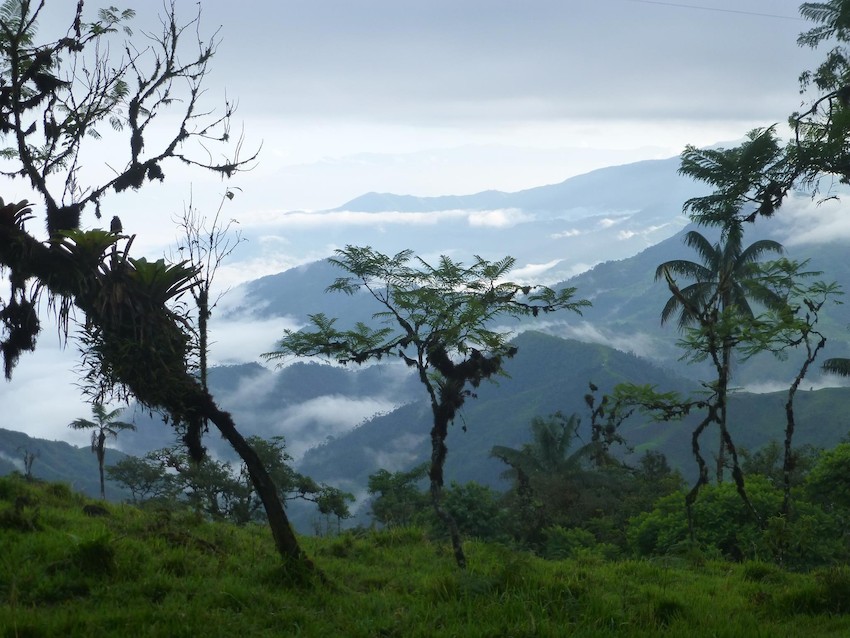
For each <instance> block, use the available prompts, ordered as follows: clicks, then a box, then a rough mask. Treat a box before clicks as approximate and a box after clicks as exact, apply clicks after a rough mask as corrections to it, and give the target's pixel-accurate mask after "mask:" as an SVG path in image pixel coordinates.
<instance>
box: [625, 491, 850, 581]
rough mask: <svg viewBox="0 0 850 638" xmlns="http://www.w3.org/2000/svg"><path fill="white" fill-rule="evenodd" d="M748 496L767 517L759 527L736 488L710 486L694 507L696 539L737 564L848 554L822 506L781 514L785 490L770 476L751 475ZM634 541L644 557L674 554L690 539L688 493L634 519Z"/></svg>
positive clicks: (820, 561)
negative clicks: (787, 514) (778, 486)
mask: <svg viewBox="0 0 850 638" xmlns="http://www.w3.org/2000/svg"><path fill="white" fill-rule="evenodd" d="M747 492H748V495H749V497H750V500H751V501H752V503H753V505H754V507H755V508H756V511H757V512H759V514H760V515H761V516H762V517H763V518H764V519H765V521H766V525H765V529H764V530H762V529H759V526H758V524H757V522H756V521H755V520H754V518H753V516H752V514H751V513H750V511H749V510H748V509H747V508H746V506H745V505H744V503H743V501H742V500H741V497H740V495H739V494H738V493H737V491H736V488H735V485H734V484H732V483H724V484H721V485H711V486H706V487H704V488H703V489H702V491H701V492H700V495H699V498H698V499H697V501H696V503H694V506H693V518H694V528H695V529H694V532H695V540H696V542H697V543H698V544H699V545H700V546H701V547H704V548H706V549H708V550H714V551H719V552H720V553H721V554H722V555H723V556H724V557H726V558H727V559H732V560H763V561H775V560H782V562H783V565H785V566H787V567H792V568H797V569H801V568H811V567H815V566H819V565H825V564H829V563H834V561H835V560H836V559H837V558H840V557H844V556H846V555H847V550H846V547H844V544H843V543H842V542H841V540H840V539H841V536H842V534H841V529H840V525H839V524H838V521H836V520H835V519H834V518H832V517H830V516H829V515H828V514H827V513H826V512H824V510H823V509H822V508H820V507H819V506H817V505H815V504H812V503H808V502H805V501H797V502H796V503H795V508H794V517H793V518H792V519H791V520H785V519H784V518H782V517H781V516H779V511H780V508H781V504H782V491H781V490H779V489H776V488H774V487H773V486H772V485H771V484H770V483H769V482H768V480H767V479H765V478H764V477H760V476H756V477H751V478H750V479H749V480H748V481H747ZM627 535H628V538H629V543H630V546H631V548H632V549H633V551H634V552H635V553H637V554H638V555H640V556H653V555H655V556H657V555H668V554H671V553H673V551H674V549H675V548H676V547H677V546H680V545H681V544H682V543H683V542H685V541H687V540H688V539H689V534H688V523H687V514H686V510H685V493H684V492H678V493H675V494H671V495H670V496H666V497H664V498H661V499H659V501H658V502H657V503H656V504H655V507H654V508H653V509H652V511H650V512H644V513H642V514H640V515H638V516H636V517H634V518H632V519H631V520H630V521H629V526H628V530H627Z"/></svg>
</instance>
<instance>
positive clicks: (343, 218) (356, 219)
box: [240, 210, 469, 241]
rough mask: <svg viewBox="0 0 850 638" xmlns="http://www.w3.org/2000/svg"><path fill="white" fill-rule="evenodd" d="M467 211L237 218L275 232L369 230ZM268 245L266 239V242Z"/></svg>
mask: <svg viewBox="0 0 850 638" xmlns="http://www.w3.org/2000/svg"><path fill="white" fill-rule="evenodd" d="M468 216H469V211H464V210H443V211H435V212H426V213H407V212H400V211H387V212H380V213H364V212H359V211H349V210H342V211H333V212H327V211H314V212H305V211H293V212H281V211H257V212H253V213H246V214H245V215H244V216H243V217H241V218H240V222H241V223H242V224H243V225H245V226H269V227H274V228H279V229H291V228H299V229H304V228H328V227H331V226H369V227H376V226H379V225H381V224H397V225H411V226H434V225H436V224H438V223H440V222H443V221H446V220H453V219H464V218H466V217H468ZM266 241H268V238H267V240H266Z"/></svg>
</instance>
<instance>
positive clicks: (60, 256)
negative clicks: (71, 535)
mask: <svg viewBox="0 0 850 638" xmlns="http://www.w3.org/2000/svg"><path fill="white" fill-rule="evenodd" d="M45 4H46V0H38V1H36V0H6V1H5V2H3V3H2V5H0V139H2V142H3V144H4V146H3V148H0V160H2V162H0V173H2V175H3V176H5V177H8V178H12V179H14V178H22V179H24V180H26V181H27V182H28V185H29V186H30V187H31V189H32V191H33V192H34V193H35V194H34V196H33V197H32V202H28V201H21V202H18V203H9V204H2V203H0V267H2V269H3V270H4V271H6V272H8V275H9V288H8V291H7V292H6V293H5V295H4V298H3V299H2V300H0V350H2V355H3V359H4V365H5V372H6V376H7V377H10V376H11V374H12V371H13V368H14V366H15V363H16V362H17V360H18V358H19V357H20V355H21V354H22V353H24V352H26V351H29V350H34V349H35V347H36V341H37V336H38V333H39V331H40V328H41V324H40V316H39V312H40V308H41V307H42V306H40V300H42V299H44V298H46V301H47V302H48V305H49V306H52V307H53V308H55V309H56V312H57V315H58V317H59V319H60V323H61V325H63V327H64V329H65V334H66V335H67V334H68V332H67V331H68V329H69V323H73V325H75V326H78V328H79V331H80V334H81V336H80V340H81V344H82V348H83V352H84V356H83V361H84V365H85V368H84V369H85V370H86V375H85V376H86V379H87V380H88V381H89V382H90V384H89V388H90V391H91V393H92V394H93V395H94V396H93V398H94V399H95V400H99V401H101V400H103V399H104V398H105V397H108V396H110V395H115V394H117V395H118V396H119V397H124V398H126V397H129V396H132V397H134V398H135V399H136V400H137V401H138V402H139V403H140V404H142V405H144V406H147V407H150V408H152V409H157V410H161V411H163V412H164V413H165V414H166V415H168V417H169V418H170V421H171V423H172V424H174V425H178V424H179V425H180V426H181V427H184V428H185V436H184V440H185V443H186V445H187V447H188V450H189V452H190V454H191V455H192V456H193V457H194V458H195V459H201V458H202V457H203V455H204V448H203V446H202V444H201V435H202V433H203V430H204V428H205V424H206V423H212V424H214V425H215V426H216V427H217V428H218V429H219V431H220V432H221V434H222V435H223V436H224V438H225V439H227V440H228V441H229V442H230V444H231V445H232V446H233V448H234V449H235V451H236V452H237V453H238V454H239V456H240V457H241V458H242V460H243V461H244V463H245V466H246V468H247V469H248V472H249V473H250V476H251V479H252V481H253V482H254V486H255V487H256V490H257V493H258V495H259V496H260V498H261V500H262V502H263V506H264V507H265V510H266V513H267V515H268V520H269V525H270V527H271V530H272V534H273V536H274V539H275V543H276V546H277V549H278V551H279V552H280V554H281V555H282V556H283V557H284V558H287V559H294V560H297V561H303V562H306V558H305V557H304V555H303V553H302V550H301V549H300V547H299V545H298V542H297V540H296V538H295V535H294V533H293V532H292V529H291V527H290V525H289V521H288V519H287V517H286V513H285V511H284V508H283V504H282V502H281V500H280V498H279V497H278V494H277V490H276V489H275V486H274V483H273V481H272V480H271V479H270V477H269V475H268V473H267V472H266V470H265V468H264V467H263V464H262V462H261V460H260V458H259V457H258V456H257V454H256V452H255V451H254V449H253V448H252V447H251V446H250V444H249V443H248V442H246V440H245V439H244V438H243V437H242V435H241V434H240V433H239V432H238V431H237V429H236V427H235V424H234V421H233V419H232V418H231V416H230V414H228V413H227V412H225V411H223V410H222V409H220V408H219V407H218V405H217V404H216V402H215V401H214V400H213V397H212V396H210V394H209V393H208V392H207V391H206V389H205V388H204V387H203V385H202V384H201V383H199V381H198V379H197V378H196V377H195V376H194V375H193V374H191V371H190V366H189V355H190V351H191V333H192V328H193V326H192V324H191V316H190V313H189V310H188V306H187V305H186V304H185V303H183V304H181V303H178V302H179V300H180V298H181V296H182V295H184V294H185V293H186V292H187V291H189V290H190V289H191V287H192V285H194V282H195V278H196V268H195V267H193V266H192V265H191V264H189V263H187V262H180V263H167V262H166V261H165V260H163V259H160V260H157V261H148V260H146V259H144V258H133V257H131V256H130V247H131V244H132V243H133V238H134V236H130V237H128V236H126V235H123V234H121V233H122V229H121V223H120V220H118V219H113V223H112V224H111V227H110V230H109V231H106V230H99V229H94V230H87V231H86V230H82V227H83V225H84V224H83V220H84V219H85V221H86V224H85V225H88V224H89V223H96V222H95V220H96V219H100V218H101V215H102V210H103V209H105V208H107V207H108V200H109V196H110V195H112V194H113V193H118V192H122V191H127V190H138V189H140V188H141V187H142V186H144V185H145V184H146V183H147V182H149V181H152V180H155V181H161V180H163V179H165V170H166V168H168V166H170V165H175V164H176V165H180V164H182V165H186V166H189V167H196V168H200V169H205V170H210V171H214V172H216V173H219V174H221V175H222V176H230V175H232V174H233V173H235V172H237V171H239V170H240V169H242V168H244V167H246V165H247V164H249V163H250V162H252V160H253V159H254V157H255V156H256V154H254V155H252V156H251V157H247V158H246V157H240V153H239V151H240V149H241V146H242V144H241V140H237V141H235V142H233V141H232V140H230V126H229V123H230V119H231V116H232V115H233V105H232V104H229V103H226V105H225V108H224V110H223V112H222V113H220V114H218V115H214V114H213V111H211V110H209V109H208V108H206V107H204V106H203V105H202V104H201V99H202V97H203V94H204V89H203V83H204V79H205V77H206V75H207V69H208V65H209V63H210V61H211V59H212V57H213V55H214V54H215V51H216V47H217V44H218V40H217V38H216V37H215V36H213V37H212V38H211V39H210V40H207V41H204V40H202V39H200V36H199V35H198V33H199V31H198V22H199V19H200V13H199V14H198V15H197V16H196V17H195V19H193V20H191V21H189V22H188V23H182V24H181V23H180V22H178V20H177V18H176V16H175V8H174V4H173V2H172V3H171V4H166V6H165V9H166V11H165V15H164V16H163V17H162V19H161V26H162V29H161V31H159V32H158V33H156V32H149V33H144V34H143V36H144V37H142V38H141V40H134V39H133V35H132V32H131V31H130V29H129V28H128V27H127V22H128V21H129V20H130V19H131V18H132V17H133V11H131V10H125V11H123V12H119V11H118V10H116V9H114V8H109V9H103V10H100V12H99V13H98V17H97V19H96V20H95V21H94V22H86V21H85V17H86V16H85V14H84V7H83V1H82V0H80V1H79V2H77V4H76V10H75V11H74V13H73V18H72V21H71V24H70V27H69V28H68V31H67V33H66V34H65V36H64V37H61V38H59V39H57V40H55V41H52V42H45V43H36V36H37V30H36V27H37V22H38V19H39V18H40V17H41V16H42V14H43V13H44V12H45V11H46V9H45ZM57 4H59V3H57ZM66 6H67V4H66ZM116 38H121V39H124V43H123V44H121V45H120V46H118V45H116V43H115V39H116ZM110 43H111V44H110ZM116 52H118V53H116ZM168 122H170V123H171V124H170V126H173V128H171V129H170V130H169V129H167V128H166V123H168ZM107 132H108V136H107V135H106V133H107ZM107 137H109V138H110V139H115V138H120V139H121V140H122V141H123V153H124V159H123V160H122V163H121V164H116V163H115V162H114V161H113V162H112V163H111V165H110V168H112V169H113V171H114V172H113V173H112V174H111V175H110V176H109V177H107V178H105V179H104V180H103V181H102V182H100V183H96V184H84V183H83V172H82V168H83V163H84V162H83V158H85V159H86V161H88V162H91V161H92V158H94V157H96V155H95V154H94V152H93V151H92V148H93V147H96V146H97V141H98V140H100V139H101V138H103V139H106V138H107ZM228 142H230V143H231V144H232V145H235V150H233V151H232V153H231V154H230V155H222V159H221V160H215V159H213V155H212V152H211V149H212V148H213V145H214V144H217V143H224V144H227V143H228ZM231 148H232V147H231ZM110 149H111V152H112V154H114V152H117V151H116V149H115V148H114V147H110ZM36 212H38V213H40V216H41V217H42V222H43V223H44V224H45V225H46V228H47V231H48V239H47V240H46V241H43V240H41V239H40V238H39V233H38V232H37V231H35V230H33V229H32V227H31V226H30V222H31V220H32V219H33V218H34V217H36V216H37V215H36ZM89 213H93V215H92V217H87V216H88V215H89ZM84 215H85V216H86V217H85V218H84ZM142 225H143V221H142V220H140V221H139V223H138V226H142Z"/></svg>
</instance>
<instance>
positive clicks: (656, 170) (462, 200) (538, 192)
mask: <svg viewBox="0 0 850 638" xmlns="http://www.w3.org/2000/svg"><path fill="white" fill-rule="evenodd" d="M679 162H680V160H679V158H678V157H672V158H669V159H663V160H644V161H642V162H634V163H631V164H623V165H620V166H610V167H606V168H600V169H597V170H594V171H590V172H588V173H584V174H582V175H577V176H575V177H571V178H569V179H567V180H564V181H563V182H560V183H558V184H549V185H545V186H536V187H534V188H528V189H525V190H521V191H516V192H512V193H507V192H502V191H495V190H488V191H482V192H480V193H474V194H471V195H444V196H438V197H416V196H413V195H394V194H391V193H367V194H365V195H362V196H360V197H356V198H355V199H353V200H351V201H349V202H346V203H345V204H343V205H342V206H339V207H337V208H335V209H333V210H334V211H360V212H370V213H377V212H387V211H400V212H435V211H441V210H455V209H459V210H488V209H497V208H517V209H521V210H527V211H534V212H563V211H567V210H573V209H586V210H587V213H588V214H593V212H599V211H616V210H623V211H633V210H635V209H636V208H638V209H647V208H652V207H655V206H658V205H666V203H667V202H669V201H670V200H671V199H672V200H674V201H676V202H677V203H678V210H681V203H682V202H684V201H685V199H687V198H688V197H693V196H694V194H695V192H696V191H702V190H704V189H703V188H701V187H698V186H697V187H695V184H694V182H693V181H692V180H691V179H689V178H687V177H683V176H681V175H679V174H678V172H677V171H678V167H679ZM612 183H616V184H617V188H611V184H612Z"/></svg>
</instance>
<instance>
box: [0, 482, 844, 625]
mask: <svg viewBox="0 0 850 638" xmlns="http://www.w3.org/2000/svg"><path fill="white" fill-rule="evenodd" d="M90 504H91V503H89V502H88V501H87V499H85V498H84V497H82V496H79V495H77V494H74V493H72V492H70V491H69V490H68V488H67V487H66V486H63V485H57V484H49V483H48V484H40V483H28V482H25V481H23V480H21V479H15V478H0V535H2V539H3V561H2V562H0V632H2V633H0V635H2V636H4V638H5V637H8V638H12V637H16V638H17V637H23V636H31V637H35V636H38V637H41V636H44V637H47V636H62V637H63V638H65V637H67V638H75V637H81V638H89V637H91V636H100V637H110V636H116V637H120V638H131V637H136V636H138V637H151V638H153V637H163V638H166V637H167V638H182V637H186V638H189V637H192V638H194V637H196V636H199V635H201V636H207V637H209V638H215V637H218V636H221V637H225V636H227V637H230V636H233V635H238V636H296V635H297V636H308V637H315V638H325V637H328V636H346V637H352V638H357V637H364V638H365V637H367V636H385V637H398V638H402V637H403V638H411V637H429V638H430V637H437V636H446V637H448V636H480V637H485V636H527V637H531V636H534V637H538V636H539V637H556V636H624V635H627V636H647V637H648V636H658V635H669V636H690V637H695V638H699V637H701V636H706V637H708V636H727V637H729V638H735V637H740V638H750V637H752V636H845V635H847V634H848V632H850V616H848V615H847V611H848V605H847V597H846V593H847V591H850V573H848V571H847V569H846V568H844V567H832V568H826V569H821V570H818V571H814V572H812V573H808V574H801V573H791V572H786V571H783V570H781V569H780V568H778V567H775V566H772V565H768V564H765V563H757V562H746V563H743V564H733V563H728V562H720V561H712V560H706V559H705V558H704V557H702V556H701V555H699V554H692V555H691V556H690V557H688V556H687V555H683V556H680V557H674V556H671V557H669V558H666V559H659V560H656V561H645V560H619V561H607V560H605V559H602V558H601V557H599V556H593V555H585V556H584V557H579V558H575V559H570V560H552V561H546V560H543V559H540V558H536V557H534V556H532V555H530V554H528V553H524V552H518V551H513V550H511V549H508V548H506V547H504V546H500V545H495V544H490V543H483V542H478V541H470V542H468V543H467V549H468V556H469V561H470V566H469V568H468V569H467V570H466V571H460V570H458V569H457V567H456V566H455V565H454V562H453V559H452V555H451V552H450V550H449V548H448V546H447V545H446V544H444V543H443V542H440V541H435V540H433V539H431V538H429V537H428V536H427V535H426V534H425V533H424V532H423V531H422V530H419V529H415V528H403V529H392V530H383V531H369V532H363V533H361V534H357V535H355V534H352V533H346V534H343V535H342V536H337V537H329V538H304V539H302V540H303V542H304V545H305V549H306V551H307V552H308V553H309V554H310V556H311V557H312V558H313V559H314V561H315V564H316V566H317V567H318V569H319V570H321V572H322V574H323V575H324V579H323V580H319V579H318V578H317V577H315V576H310V575H307V574H305V573H303V572H301V571H296V570H294V569H293V567H292V566H289V567H286V566H284V565H281V563H280V558H279V557H278V556H276V555H275V553H274V549H273V545H272V541H271V536H270V534H269V532H268V530H267V529H266V528H265V527H264V526H254V525H251V526H246V527H236V526H233V525H231V524H227V523H210V522H205V521H203V520H201V519H200V518H198V517H197V516H195V515H193V514H189V513H186V512H181V511H168V510H163V511H141V510H138V509H135V508H133V507H130V506H126V505H124V506H118V505H108V506H107V507H106V508H105V509H104V508H101V509H96V510H91V509H89V510H88V511H89V512H90V513H96V514H97V515H96V516H91V515H86V513H85V508H86V506H87V505H90Z"/></svg>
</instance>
